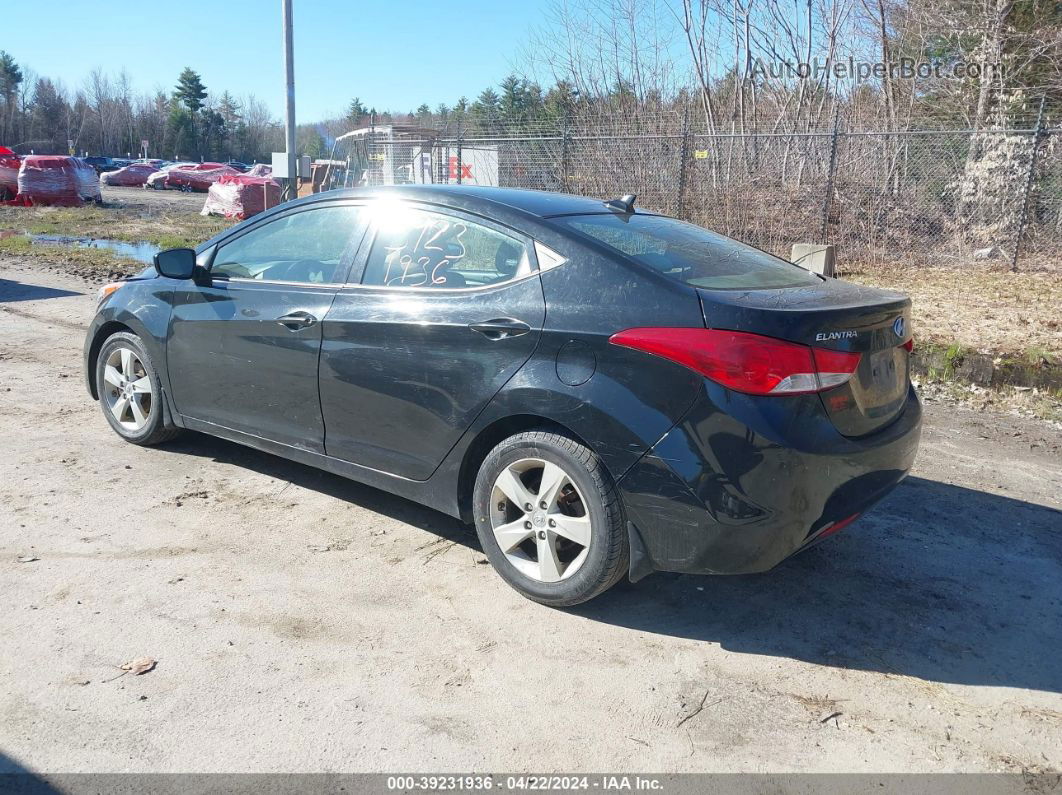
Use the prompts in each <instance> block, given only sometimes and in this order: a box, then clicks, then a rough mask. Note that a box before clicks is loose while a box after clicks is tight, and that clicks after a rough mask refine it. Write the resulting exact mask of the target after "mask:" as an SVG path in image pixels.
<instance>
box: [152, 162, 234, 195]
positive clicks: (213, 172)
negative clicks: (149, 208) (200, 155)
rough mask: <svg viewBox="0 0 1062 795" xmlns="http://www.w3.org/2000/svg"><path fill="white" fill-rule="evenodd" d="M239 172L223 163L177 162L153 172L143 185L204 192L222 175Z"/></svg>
mask: <svg viewBox="0 0 1062 795" xmlns="http://www.w3.org/2000/svg"><path fill="white" fill-rule="evenodd" d="M239 173H240V172H239V171H237V170H236V169H234V168H230V167H229V166H226V165H225V164H223V163H209V162H208V163H178V164H175V165H173V166H169V167H166V168H163V169H161V170H160V171H159V172H158V173H157V174H153V175H152V176H151V177H149V178H148V180H147V182H146V183H145V184H144V186H145V187H148V188H167V189H171V190H185V191H204V192H205V191H207V190H209V189H210V186H211V185H213V184H214V183H215V182H217V181H218V180H219V179H220V178H221V177H223V176H224V175H226V174H239Z"/></svg>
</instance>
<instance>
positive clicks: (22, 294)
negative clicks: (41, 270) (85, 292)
mask: <svg viewBox="0 0 1062 795" xmlns="http://www.w3.org/2000/svg"><path fill="white" fill-rule="evenodd" d="M71 295H82V293H75V292H73V291H71V290H56V289H55V288H52V287H41V286H40V285H37V284H26V283H25V282H16V281H12V280H10V279H0V303H13V302H15V301H40V300H43V299H45V298H66V297H68V296H71Z"/></svg>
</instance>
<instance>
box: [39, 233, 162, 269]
mask: <svg viewBox="0 0 1062 795" xmlns="http://www.w3.org/2000/svg"><path fill="white" fill-rule="evenodd" d="M29 237H30V240H32V241H33V242H34V244H35V245H42V246H73V247H75V248H103V249H107V250H108V251H113V252H114V253H115V254H118V255H120V256H122V257H128V258H129V259H135V260H136V261H137V262H143V263H146V264H148V265H150V264H151V263H152V262H153V257H154V256H155V255H156V254H158V253H159V250H160V249H159V247H158V246H156V245H155V244H154V243H125V242H123V241H121V240H107V239H106V238H93V237H67V236H65V235H30V236H29Z"/></svg>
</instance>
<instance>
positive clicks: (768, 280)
mask: <svg viewBox="0 0 1062 795" xmlns="http://www.w3.org/2000/svg"><path fill="white" fill-rule="evenodd" d="M556 221H557V222H558V223H561V224H564V225H565V226H567V227H568V228H570V229H572V230H574V231H575V232H578V233H580V234H583V235H586V236H587V237H591V238H594V239H595V240H597V241H598V242H600V243H604V244H605V245H606V246H609V247H610V248H613V249H615V250H616V251H618V252H620V253H621V254H625V255H626V256H628V257H630V258H631V259H634V260H636V261H638V262H640V263H641V264H643V265H647V266H648V267H650V268H652V269H653V270H655V271H657V272H659V273H662V274H664V275H665V276H669V277H670V278H672V279H675V280H677V281H681V282H685V283H686V284H689V285H691V286H693V287H704V288H706V289H711V290H756V289H775V288H779V287H800V286H804V285H808V284H818V283H819V281H820V280H819V278H818V277H817V276H816V275H814V274H813V273H811V272H810V271H806V270H804V269H803V268H801V267H799V266H797V265H794V264H792V263H791V262H786V261H785V260H783V259H779V258H778V257H775V256H772V255H771V254H768V253H767V252H766V251H760V250H759V249H758V248H753V247H752V246H748V245H745V244H744V243H739V242H738V241H736V240H732V239H731V238H728V237H725V236H724V235H720V234H717V233H715V232H710V231H709V230H707V229H704V228H702V227H700V226H694V225H693V224H687V223H684V222H682V221H677V220H675V219H674V218H666V217H664V216H659V215H637V214H635V215H618V214H616V213H609V214H607V215H573V216H567V217H560V218H557V219H556Z"/></svg>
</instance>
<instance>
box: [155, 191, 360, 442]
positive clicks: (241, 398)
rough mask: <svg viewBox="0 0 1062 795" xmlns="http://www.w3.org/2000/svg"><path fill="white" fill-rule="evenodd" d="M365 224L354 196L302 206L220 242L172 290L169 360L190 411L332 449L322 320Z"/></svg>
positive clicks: (184, 408)
mask: <svg viewBox="0 0 1062 795" xmlns="http://www.w3.org/2000/svg"><path fill="white" fill-rule="evenodd" d="M363 231H364V220H363V215H362V213H361V208H360V207H359V206H358V205H355V204H349V203H334V202H331V203H322V204H320V205H310V206H309V207H305V206H304V207H299V208H296V209H293V210H292V211H291V212H289V213H284V214H282V215H279V216H276V217H272V218H269V219H266V220H264V221H263V222H262V223H261V224H258V225H256V226H253V227H251V228H249V229H248V230H247V231H245V232H242V233H241V234H240V235H238V236H236V237H233V238H231V239H228V240H225V241H224V242H222V243H221V244H220V245H219V246H218V248H217V250H216V252H215V253H214V255H213V257H212V260H211V262H210V266H209V272H208V274H207V275H206V276H205V278H200V279H197V280H195V281H187V282H183V283H182V284H181V286H180V287H178V288H177V290H176V291H175V294H174V296H173V312H172V314H171V323H170V333H169V341H168V343H167V367H168V371H169V377H170V383H171V385H172V393H173V400H174V404H175V405H176V407H177V410H178V411H179V412H180V413H181V414H182V415H184V416H186V417H190V418H193V419H196V420H200V421H203V422H209V423H212V424H215V425H221V426H223V427H226V428H232V429H235V430H238V431H243V432H245V433H250V434H254V435H255V436H261V437H264V438H267V439H271V440H273V441H278V442H282V443H284V444H289V445H293V446H295V447H300V448H303V449H309V450H313V451H316V452H323V450H324V427H323V423H322V417H321V408H320V401H319V398H318V386H317V384H318V379H317V365H318V357H319V354H320V349H321V320H322V319H323V318H324V316H325V314H326V313H327V312H328V308H329V306H330V305H331V304H332V300H333V299H334V298H335V294H336V291H337V290H338V289H339V285H340V283H341V282H342V281H343V280H344V279H345V277H346V272H347V270H348V269H349V266H350V262H351V258H352V252H353V251H354V250H355V249H356V246H357V244H358V243H359V242H360V239H361V235H362V233H363Z"/></svg>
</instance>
